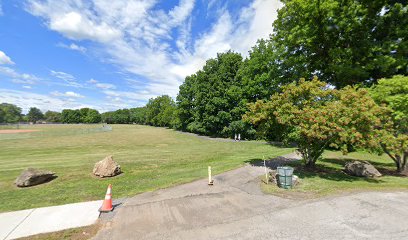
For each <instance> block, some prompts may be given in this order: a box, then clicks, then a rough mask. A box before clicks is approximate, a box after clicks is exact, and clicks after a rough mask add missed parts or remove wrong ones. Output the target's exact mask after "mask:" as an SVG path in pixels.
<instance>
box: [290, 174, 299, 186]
mask: <svg viewBox="0 0 408 240" xmlns="http://www.w3.org/2000/svg"><path fill="white" fill-rule="evenodd" d="M299 183H300V179H299V177H298V176H296V175H293V176H292V186H293V187H294V186H297V185H298V184H299Z"/></svg>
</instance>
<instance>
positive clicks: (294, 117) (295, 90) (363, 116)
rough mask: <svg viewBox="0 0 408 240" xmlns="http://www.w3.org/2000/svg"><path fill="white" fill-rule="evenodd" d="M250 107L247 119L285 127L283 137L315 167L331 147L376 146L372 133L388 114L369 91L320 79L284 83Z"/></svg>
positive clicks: (245, 117)
mask: <svg viewBox="0 0 408 240" xmlns="http://www.w3.org/2000/svg"><path fill="white" fill-rule="evenodd" d="M249 108H250V111H249V112H248V113H246V115H245V116H244V120H246V121H249V122H252V123H253V124H261V123H263V122H269V121H273V122H274V123H275V124H276V123H277V124H278V125H280V126H281V129H284V130H285V131H284V133H283V136H282V138H283V139H284V140H285V141H287V142H294V143H296V144H297V145H298V147H299V151H300V153H301V154H302V156H303V159H304V161H305V163H306V165H308V166H314V164H315V162H316V161H317V160H318V159H319V158H320V157H321V155H322V153H323V151H324V150H325V149H326V148H327V147H329V146H330V147H335V148H338V149H341V150H342V151H343V152H347V147H348V146H362V147H369V146H375V144H376V142H375V140H374V137H373V135H372V133H373V131H374V128H375V126H378V125H379V124H380V117H381V116H382V115H383V114H384V113H385V111H384V109H383V108H381V107H379V106H378V105H377V104H376V103H375V102H374V101H373V100H372V98H371V97H370V96H369V95H368V92H367V91H366V90H364V89H356V88H353V87H346V88H344V89H341V90H336V89H332V88H329V87H328V86H327V84H326V83H324V82H320V81H319V80H317V78H314V79H313V80H312V81H305V80H304V79H301V80H300V81H299V83H295V82H294V83H291V84H288V85H286V86H283V87H282V93H276V94H274V95H273V96H272V97H271V99H270V101H257V102H256V103H253V104H250V107H249Z"/></svg>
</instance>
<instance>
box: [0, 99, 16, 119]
mask: <svg viewBox="0 0 408 240" xmlns="http://www.w3.org/2000/svg"><path fill="white" fill-rule="evenodd" d="M20 119H21V108H19V107H17V106H16V105H14V104H10V103H1V104H0V120H2V122H3V123H16V122H18V121H19V120H20Z"/></svg>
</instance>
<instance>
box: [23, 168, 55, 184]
mask: <svg viewBox="0 0 408 240" xmlns="http://www.w3.org/2000/svg"><path fill="white" fill-rule="evenodd" d="M54 178H55V173H53V172H51V171H46V170H39V169H35V168H27V169H26V170H24V171H23V172H22V173H21V174H20V176H19V177H18V178H17V179H16V181H15V184H16V185H17V187H29V186H33V185H38V184H41V183H44V182H47V181H49V180H52V179H54Z"/></svg>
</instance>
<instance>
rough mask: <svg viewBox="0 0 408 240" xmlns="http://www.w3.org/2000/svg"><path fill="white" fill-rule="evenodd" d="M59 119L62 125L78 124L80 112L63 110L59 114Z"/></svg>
mask: <svg viewBox="0 0 408 240" xmlns="http://www.w3.org/2000/svg"><path fill="white" fill-rule="evenodd" d="M61 119H62V122H63V123H80V122H81V112H80V111H79V110H78V109H75V110H72V109H64V110H62V113H61Z"/></svg>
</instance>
